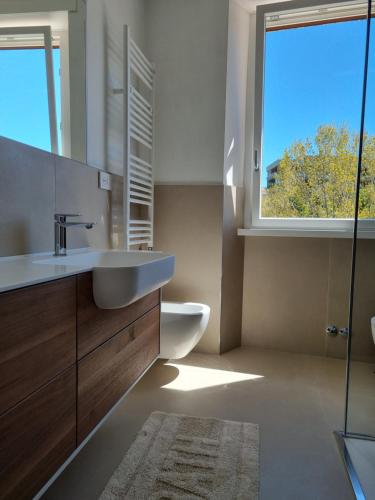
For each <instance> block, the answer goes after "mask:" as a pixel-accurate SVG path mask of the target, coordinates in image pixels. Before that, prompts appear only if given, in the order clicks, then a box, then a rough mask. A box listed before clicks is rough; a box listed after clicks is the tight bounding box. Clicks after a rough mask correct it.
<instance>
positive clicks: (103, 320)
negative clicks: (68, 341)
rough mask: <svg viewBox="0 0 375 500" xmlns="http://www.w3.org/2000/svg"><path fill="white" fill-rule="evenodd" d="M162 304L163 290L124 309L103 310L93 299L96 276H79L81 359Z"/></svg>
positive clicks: (90, 274) (79, 343)
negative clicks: (161, 295)
mask: <svg viewBox="0 0 375 500" xmlns="http://www.w3.org/2000/svg"><path fill="white" fill-rule="evenodd" d="M159 302H160V291H159V290H156V291H155V292H152V293H150V294H149V295H146V296H145V297H142V298H141V299H139V300H137V301H136V302H134V303H133V304H130V305H129V306H127V307H123V308H121V309H99V308H98V307H97V306H96V304H95V302H94V297H93V291H92V273H82V274H80V275H78V277H77V354H78V359H81V358H82V357H83V356H85V355H86V354H88V353H89V352H91V351H92V350H94V349H95V348H96V347H98V346H99V345H100V344H103V343H104V342H105V341H106V340H108V339H109V338H111V337H112V336H113V335H115V334H116V333H118V332H120V331H121V330H123V329H124V328H125V327H126V326H128V325H130V324H131V323H133V322H134V321H135V320H136V319H138V318H140V317H141V316H142V315H143V314H145V313H146V312H147V311H149V310H150V309H152V308H153V307H156V306H157V305H158V304H159Z"/></svg>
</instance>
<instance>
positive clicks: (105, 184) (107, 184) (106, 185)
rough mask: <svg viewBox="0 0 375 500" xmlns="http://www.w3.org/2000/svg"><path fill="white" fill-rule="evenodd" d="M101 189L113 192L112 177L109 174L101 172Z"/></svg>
mask: <svg viewBox="0 0 375 500" xmlns="http://www.w3.org/2000/svg"><path fill="white" fill-rule="evenodd" d="M99 187H100V189H105V190H106V191H111V190H112V177H111V174H108V173H107V172H99Z"/></svg>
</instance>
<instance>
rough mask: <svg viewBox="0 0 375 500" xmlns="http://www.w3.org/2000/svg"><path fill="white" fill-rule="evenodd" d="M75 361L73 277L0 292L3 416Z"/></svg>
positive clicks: (74, 282)
mask: <svg viewBox="0 0 375 500" xmlns="http://www.w3.org/2000/svg"><path fill="white" fill-rule="evenodd" d="M75 361H76V278H75V277H74V278H66V279H61V280H57V281H53V282H50V283H44V284H42V285H36V286H31V287H28V288H23V289H21V290H15V291H12V292H6V293H2V294H0V414H2V413H4V412H5V411H7V410H8V409H10V408H11V407H12V406H14V405H15V404H17V403H19V402H20V401H21V400H22V399H23V398H25V397H27V396H28V395H29V394H31V393H32V392H33V391H35V390H37V389H38V388H39V387H41V386H42V385H44V384H46V383H47V382H49V381H50V380H51V379H52V378H53V377H55V376H56V375H57V374H58V373H60V372H62V371H63V370H65V369H66V368H68V367H69V366H71V365H73V364H74V363H75Z"/></svg>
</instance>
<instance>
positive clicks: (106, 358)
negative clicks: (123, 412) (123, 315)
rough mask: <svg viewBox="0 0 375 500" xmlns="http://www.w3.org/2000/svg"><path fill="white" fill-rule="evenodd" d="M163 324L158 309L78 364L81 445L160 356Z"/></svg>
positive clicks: (79, 437)
mask: <svg viewBox="0 0 375 500" xmlns="http://www.w3.org/2000/svg"><path fill="white" fill-rule="evenodd" d="M159 324H160V308H159V306H157V307H155V308H153V309H152V310H151V311H149V312H148V313H146V314H145V315H144V316H142V317H141V318H140V319H138V320H137V321H135V322H134V323H133V324H132V325H130V326H128V327H127V328H125V329H124V330H122V331H121V332H119V333H118V334H117V335H115V336H114V337H112V338H111V339H109V340H108V341H107V342H105V343H104V344H103V345H101V346H100V347H98V348H97V349H95V350H94V351H93V352H91V353H90V354H88V355H87V356H85V357H84V358H83V359H81V360H80V361H79V362H78V414H77V436H78V443H80V442H81V441H82V440H83V439H84V438H85V437H86V436H87V435H88V434H89V432H90V431H91V430H92V429H93V428H94V427H95V426H96V425H97V424H98V423H99V422H100V420H101V419H102V418H103V417H104V416H105V415H106V414H107V413H108V411H109V410H110V409H111V408H112V406H113V405H114V404H115V403H116V402H117V401H118V400H119V399H120V398H121V396H122V395H123V394H124V393H125V392H126V391H127V390H128V389H129V388H130V387H131V385H132V384H133V383H134V382H135V381H136V380H137V378H138V377H139V376H140V375H141V374H142V372H143V371H144V370H145V369H146V368H147V367H148V366H149V365H150V364H151V363H152V362H153V361H154V360H155V358H156V357H157V356H158V354H159Z"/></svg>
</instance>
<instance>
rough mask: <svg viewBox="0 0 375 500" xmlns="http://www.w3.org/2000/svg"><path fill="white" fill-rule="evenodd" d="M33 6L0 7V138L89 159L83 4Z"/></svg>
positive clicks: (73, 157) (62, 3) (72, 156)
mask: <svg viewBox="0 0 375 500" xmlns="http://www.w3.org/2000/svg"><path fill="white" fill-rule="evenodd" d="M32 3H33V2H30V5H28V6H27V7H22V5H18V4H21V2H17V1H15V2H14V6H13V7H14V10H15V12H10V8H9V7H8V6H1V5H0V74H1V75H2V77H1V80H0V109H1V110H2V112H1V115H0V135H1V136H4V137H7V138H9V139H13V140H16V141H19V142H23V143H25V144H28V145H30V146H33V147H36V148H39V149H43V150H45V151H48V152H51V153H55V154H58V155H62V156H66V157H68V158H72V159H75V160H79V161H86V125H85V121H86V117H85V116H86V112H85V98H84V96H85V85H86V82H85V64H84V62H85V57H84V54H85V46H84V24H83V22H79V21H80V20H81V21H83V20H84V10H85V5H84V4H83V2H81V1H79V2H60V3H61V7H63V6H64V4H66V7H67V10H58V11H56V10H50V9H51V7H52V6H51V2H38V5H36V4H35V6H36V8H38V9H40V8H41V7H42V8H43V7H44V8H45V10H43V11H39V12H33V11H32ZM34 3H35V2H34ZM44 4H45V5H44ZM69 4H72V10H69ZM22 10H27V12H19V11H22ZM77 21H78V22H77Z"/></svg>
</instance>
